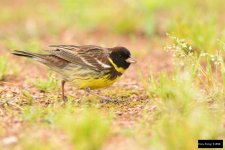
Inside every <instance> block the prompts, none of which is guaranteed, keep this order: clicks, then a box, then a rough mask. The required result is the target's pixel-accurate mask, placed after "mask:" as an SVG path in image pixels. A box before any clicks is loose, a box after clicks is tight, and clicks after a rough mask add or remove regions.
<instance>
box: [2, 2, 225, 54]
mask: <svg viewBox="0 0 225 150" xmlns="http://www.w3.org/2000/svg"><path fill="white" fill-rule="evenodd" d="M0 8H1V15H0V31H1V32H0V40H1V43H2V42H3V45H4V46H6V48H18V47H19V48H29V49H32V48H39V46H41V45H46V44H47V43H71V42H74V43H75V44H76V42H78V44H79V43H81V42H79V41H77V39H80V38H82V39H85V38H86V39H88V38H89V37H90V36H96V38H98V36H101V37H104V36H105V37H107V38H108V36H110V35H116V36H118V35H119V36H125V37H129V38H133V39H135V38H137V37H144V38H147V39H149V40H152V39H153V38H154V39H155V38H158V37H160V39H162V37H165V36H166V33H174V34H175V35H176V36H178V37H180V38H186V39H188V40H189V42H190V43H191V44H193V45H194V46H195V47H198V48H199V49H200V50H204V51H207V52H209V51H213V50H214V49H215V48H217V47H218V46H217V44H218V39H220V40H222V39H224V38H225V27H224V22H225V19H224V18H225V17H224V11H225V6H224V5H223V4H222V0H204V1H202V0H184V1H180V0H139V1H136V0H120V1H118V0H117V1H116V0H107V1H104V0H2V1H1V2H0ZM25 41H26V42H25ZM84 41H85V40H84ZM108 41H110V38H109V39H108ZM82 43H83V42H82ZM206 43H207V44H206ZM87 44H89V43H88V42H87ZM92 44H93V43H92Z"/></svg>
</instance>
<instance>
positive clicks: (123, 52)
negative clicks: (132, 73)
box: [109, 46, 136, 72]
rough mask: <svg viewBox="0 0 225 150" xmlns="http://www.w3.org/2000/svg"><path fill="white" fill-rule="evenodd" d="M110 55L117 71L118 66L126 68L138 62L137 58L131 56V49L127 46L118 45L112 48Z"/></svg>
mask: <svg viewBox="0 0 225 150" xmlns="http://www.w3.org/2000/svg"><path fill="white" fill-rule="evenodd" d="M109 57H110V61H111V63H112V64H113V65H114V67H115V68H116V70H117V71H118V69H117V68H119V69H120V68H121V70H122V69H123V70H125V69H127V68H128V67H129V66H130V64H132V63H136V60H135V59H134V58H133V57H132V56H131V54H130V51H129V50H128V49H127V48H125V47H120V46H117V47H113V48H111V53H110V56H109ZM115 65H116V66H115ZM122 72H123V71H122Z"/></svg>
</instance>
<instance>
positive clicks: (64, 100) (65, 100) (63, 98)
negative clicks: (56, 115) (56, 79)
mask: <svg viewBox="0 0 225 150" xmlns="http://www.w3.org/2000/svg"><path fill="white" fill-rule="evenodd" d="M60 101H61V102H63V103H66V102H67V101H68V98H67V96H63V97H61V100H60Z"/></svg>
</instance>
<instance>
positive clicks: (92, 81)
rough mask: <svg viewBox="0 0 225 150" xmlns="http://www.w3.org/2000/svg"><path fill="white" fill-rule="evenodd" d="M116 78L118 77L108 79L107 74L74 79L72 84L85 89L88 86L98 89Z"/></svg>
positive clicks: (111, 82) (110, 83) (108, 84)
mask: <svg viewBox="0 0 225 150" xmlns="http://www.w3.org/2000/svg"><path fill="white" fill-rule="evenodd" d="M118 79H119V77H117V78H115V79H114V80H109V79H108V77H107V76H105V77H102V78H97V79H96V78H93V77H90V78H88V79H75V80H73V81H72V84H75V85H77V86H78V87H79V88H80V89H86V88H88V87H89V88H90V89H98V88H104V87H107V86H110V85H112V84H113V83H114V82H116V81H117V80H118Z"/></svg>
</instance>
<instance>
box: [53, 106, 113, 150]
mask: <svg viewBox="0 0 225 150" xmlns="http://www.w3.org/2000/svg"><path fill="white" fill-rule="evenodd" d="M65 110H66V111H65ZM65 110H64V112H63V113H60V114H58V116H57V118H58V121H57V123H58V124H59V127H60V128H61V129H62V130H63V131H65V133H66V135H67V136H68V137H69V139H70V142H71V144H72V145H73V147H74V149H77V150H84V149H92V150H98V149H100V148H101V147H102V145H103V144H104V143H105V141H106V140H107V138H108V136H109V134H110V132H109V129H110V124H111V121H110V119H109V118H110V117H109V118H107V120H106V118H105V117H104V116H103V115H100V114H101V113H100V112H98V111H96V110H94V109H87V108H85V109H81V110H75V111H73V113H72V114H71V110H70V109H68V108H66V109H65Z"/></svg>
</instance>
